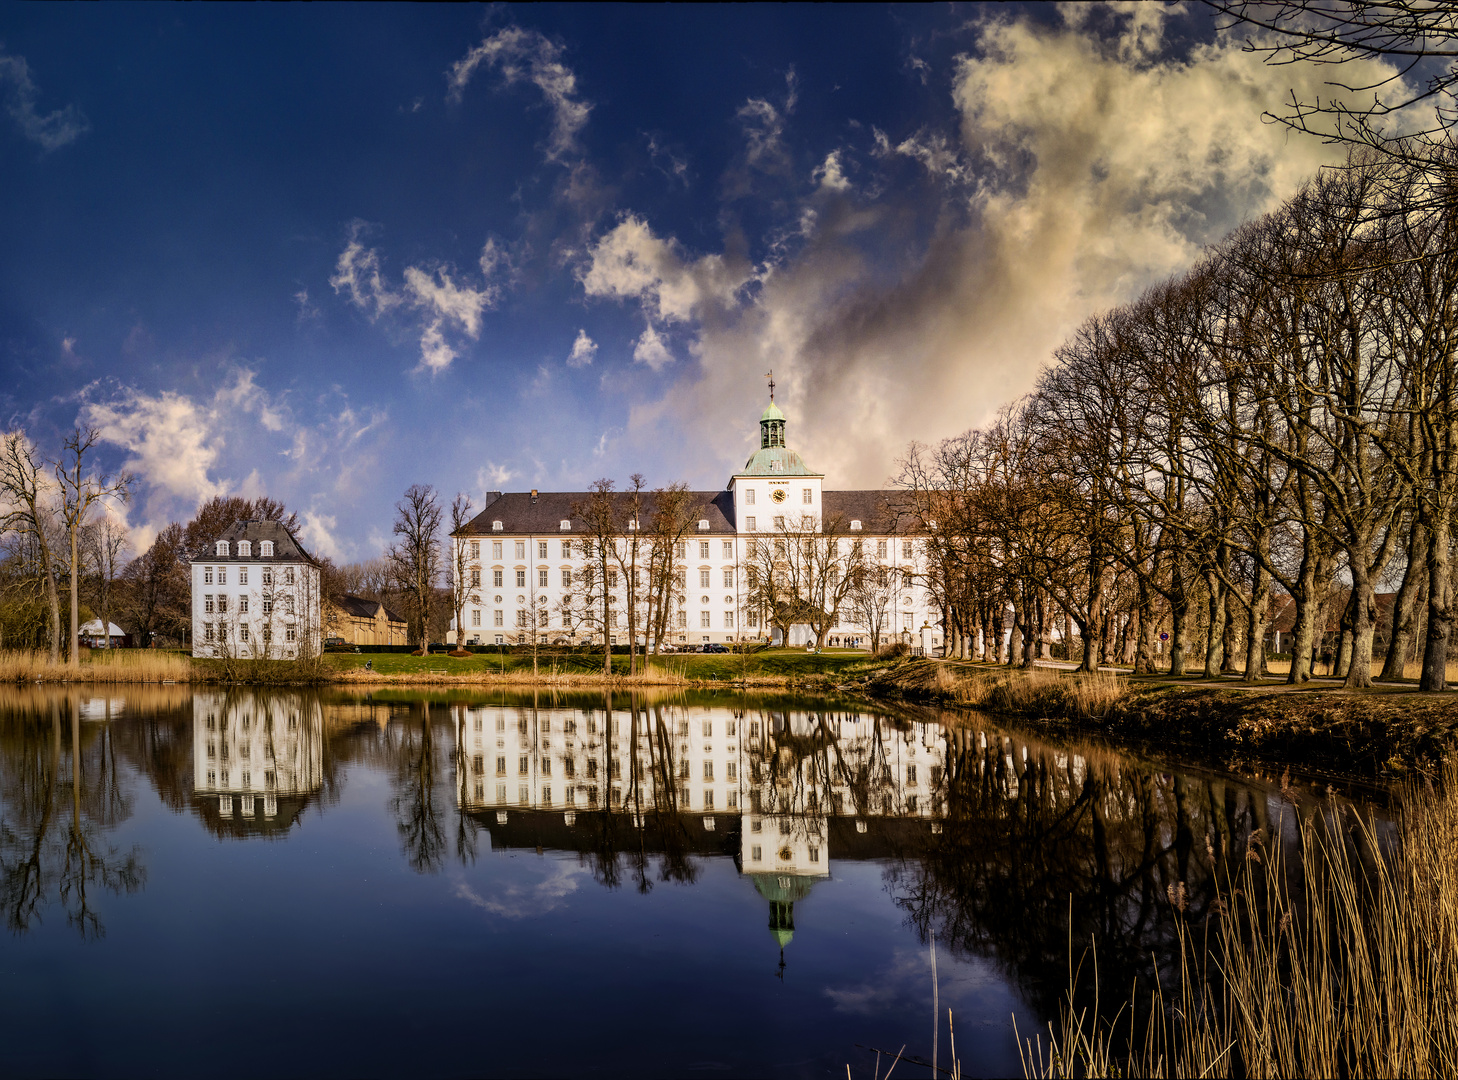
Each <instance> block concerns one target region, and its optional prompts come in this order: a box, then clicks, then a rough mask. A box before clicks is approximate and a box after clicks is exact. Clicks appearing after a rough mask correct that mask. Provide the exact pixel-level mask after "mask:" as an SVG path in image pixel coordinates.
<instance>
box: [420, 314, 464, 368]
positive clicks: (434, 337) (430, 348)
mask: <svg viewBox="0 0 1458 1080" xmlns="http://www.w3.org/2000/svg"><path fill="white" fill-rule="evenodd" d="M440 323H441V321H440V320H439V319H436V320H435V321H434V322H432V323H430V324H429V325H427V326H426V328H425V329H424V330H423V331H421V334H420V366H421V367H423V368H425V369H426V370H428V371H430V372H432V373H434V372H439V371H444V370H445V369H446V368H448V367H450V366H451V361H452V360H454V359H455V358H456V350H455V349H452V348H451V347H450V346H449V345H447V344H446V340H445V335H443V334H442V333H441V332H440Z"/></svg>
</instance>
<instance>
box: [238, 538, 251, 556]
mask: <svg viewBox="0 0 1458 1080" xmlns="http://www.w3.org/2000/svg"><path fill="white" fill-rule="evenodd" d="M252 556H253V544H252V543H251V542H249V541H247V540H239V541H238V557H239V558H241V559H248V558H251V557H252Z"/></svg>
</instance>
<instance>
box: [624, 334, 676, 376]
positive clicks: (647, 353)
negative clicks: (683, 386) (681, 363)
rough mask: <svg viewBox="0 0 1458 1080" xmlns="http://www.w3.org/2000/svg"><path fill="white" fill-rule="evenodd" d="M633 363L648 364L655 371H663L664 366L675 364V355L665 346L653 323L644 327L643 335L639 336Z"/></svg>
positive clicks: (634, 349) (634, 348)
mask: <svg viewBox="0 0 1458 1080" xmlns="http://www.w3.org/2000/svg"><path fill="white" fill-rule="evenodd" d="M633 361H634V363H638V364H647V365H648V366H649V367H650V368H652V369H653V370H654V371H662V370H663V367H664V365H666V364H670V363H672V362H673V354H672V353H671V352H669V351H668V347H667V346H666V345H664V344H663V339H662V338H661V337H659V336H658V331H657V330H655V329H654V328H653V324H652V323H649V324H648V325H647V326H646V327H644V328H643V333H642V334H640V335H639V336H638V344H637V345H635V346H634V347H633Z"/></svg>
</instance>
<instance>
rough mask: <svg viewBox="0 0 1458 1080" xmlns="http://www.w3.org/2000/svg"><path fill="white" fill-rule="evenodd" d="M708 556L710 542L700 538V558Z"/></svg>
mask: <svg viewBox="0 0 1458 1080" xmlns="http://www.w3.org/2000/svg"><path fill="white" fill-rule="evenodd" d="M708 557H709V542H708V541H707V540H700V541H699V558H701V559H707V558H708Z"/></svg>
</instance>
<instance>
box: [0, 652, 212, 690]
mask: <svg viewBox="0 0 1458 1080" xmlns="http://www.w3.org/2000/svg"><path fill="white" fill-rule="evenodd" d="M191 678H192V660H191V658H189V657H187V656H183V655H182V654H180V653H171V652H154V651H152V650H149V649H97V650H95V651H93V652H91V653H90V655H86V653H85V651H84V650H83V653H82V656H81V662H80V664H78V665H77V666H76V667H74V668H73V667H71V666H70V665H69V664H67V663H66V662H65V661H64V660H62V661H61V662H60V663H55V664H53V663H51V661H50V658H49V657H48V656H47V655H46V654H45V653H40V652H0V682H6V683H12V682H45V683H54V682H84V683H163V682H174V683H178V682H187V681H189V680H190V679H191Z"/></svg>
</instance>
